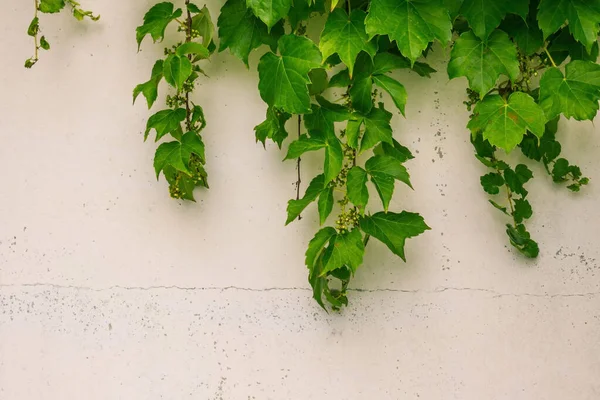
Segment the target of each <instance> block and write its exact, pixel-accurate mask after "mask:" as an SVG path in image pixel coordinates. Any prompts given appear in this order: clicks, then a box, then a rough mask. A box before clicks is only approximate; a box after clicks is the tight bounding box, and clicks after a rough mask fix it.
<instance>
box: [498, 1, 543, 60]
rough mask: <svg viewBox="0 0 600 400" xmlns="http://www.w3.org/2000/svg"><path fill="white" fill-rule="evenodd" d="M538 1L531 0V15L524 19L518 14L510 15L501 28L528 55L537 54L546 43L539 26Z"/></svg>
mask: <svg viewBox="0 0 600 400" xmlns="http://www.w3.org/2000/svg"><path fill="white" fill-rule="evenodd" d="M535 4H536V2H531V4H530V8H533V9H531V11H530V12H529V16H528V17H527V19H523V18H521V17H519V16H517V15H508V16H507V17H506V18H505V19H504V21H503V22H502V25H500V29H501V30H503V31H504V32H506V33H508V35H509V36H510V37H512V38H513V39H514V40H515V41H516V42H517V45H518V46H519V49H521V51H523V52H524V53H525V54H526V55H528V56H530V55H533V54H535V53H536V52H537V51H538V50H539V49H541V48H542V46H543V45H544V36H543V34H542V31H541V30H540V28H539V27H538V24H537V20H536V18H535V16H536V9H535Z"/></svg>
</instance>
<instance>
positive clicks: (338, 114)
mask: <svg viewBox="0 0 600 400" xmlns="http://www.w3.org/2000/svg"><path fill="white" fill-rule="evenodd" d="M316 99H317V102H318V103H319V104H318V105H317V104H312V105H311V110H312V112H311V113H310V114H306V115H305V116H304V126H305V127H306V129H307V130H308V132H309V133H310V134H311V135H316V136H319V137H321V136H323V137H326V136H329V135H334V134H335V125H334V124H335V123H336V122H342V121H346V120H347V119H349V118H350V111H349V110H348V108H346V107H344V106H342V105H339V104H335V103H331V102H329V101H327V100H325V99H324V98H323V97H321V96H316Z"/></svg>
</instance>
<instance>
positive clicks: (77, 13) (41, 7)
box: [25, 0, 100, 68]
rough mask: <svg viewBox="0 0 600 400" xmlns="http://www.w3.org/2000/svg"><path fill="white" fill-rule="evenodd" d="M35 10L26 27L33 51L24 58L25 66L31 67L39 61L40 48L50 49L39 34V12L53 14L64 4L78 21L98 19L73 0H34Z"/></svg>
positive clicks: (62, 7)
mask: <svg viewBox="0 0 600 400" xmlns="http://www.w3.org/2000/svg"><path fill="white" fill-rule="evenodd" d="M34 1H35V12H34V16H33V19H32V20H31V22H30V23H29V27H28V28H27V35H29V36H31V37H32V38H33V42H34V53H33V56H31V57H29V58H28V59H27V60H25V68H31V67H33V66H34V65H35V64H36V63H37V62H38V61H39V53H40V50H50V43H49V42H48V40H47V39H46V36H44V35H42V36H40V32H41V31H42V29H41V27H40V18H39V13H44V14H54V13H58V12H61V11H62V10H63V9H64V8H65V7H66V6H69V7H70V8H71V13H72V14H73V17H75V19H77V20H78V21H83V20H84V19H85V18H86V17H87V18H89V19H91V20H92V21H98V20H99V19H100V16H99V15H94V14H93V13H92V12H91V11H85V10H83V9H82V8H81V7H80V4H79V3H78V2H76V1H74V0H34Z"/></svg>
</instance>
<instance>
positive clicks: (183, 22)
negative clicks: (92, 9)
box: [133, 0, 215, 200]
mask: <svg viewBox="0 0 600 400" xmlns="http://www.w3.org/2000/svg"><path fill="white" fill-rule="evenodd" d="M184 6H185V11H184V10H183V9H181V8H177V9H175V6H174V4H173V3H169V2H164V3H159V4H156V5H155V6H153V7H152V8H151V9H150V10H149V11H148V12H147V13H146V15H145V16H144V23H143V24H142V25H141V26H139V27H138V28H137V30H136V39H137V43H138V49H139V48H140V46H141V44H142V41H143V40H144V38H145V37H146V36H148V35H150V37H152V39H153V41H154V42H155V43H156V42H157V41H162V40H163V39H164V37H165V31H166V29H167V27H168V26H169V25H170V24H171V23H174V24H176V26H177V31H178V32H179V33H180V35H181V39H180V41H179V42H177V43H176V44H174V45H173V46H171V47H167V48H165V49H164V56H165V58H164V59H162V58H161V59H159V60H157V61H156V63H155V64H154V67H153V68H152V74H151V77H150V79H149V80H148V81H147V82H145V83H142V84H140V85H138V86H136V87H135V89H134V90H133V101H134V103H135V100H136V99H137V97H138V96H139V95H140V94H142V95H143V96H144V97H145V98H146V102H147V104H148V109H150V108H152V106H153V104H154V102H155V101H156V100H157V98H158V86H159V84H160V82H161V81H162V79H163V78H164V80H165V81H166V82H167V84H168V85H169V86H170V87H171V89H172V90H173V91H174V94H172V95H167V96H166V105H167V108H166V109H163V110H160V111H158V112H156V113H155V114H153V115H152V116H151V117H150V118H149V119H148V123H147V125H146V131H145V133H144V140H146V139H147V138H148V135H149V134H150V132H151V131H152V130H154V131H155V132H156V140H155V141H157V142H158V141H159V140H161V139H162V138H163V137H165V136H166V135H170V136H171V138H172V139H174V140H172V141H169V142H164V143H162V144H161V145H160V146H158V148H157V149H156V154H155V156H154V170H155V172H156V177H157V178H158V177H159V176H160V174H161V172H162V173H163V174H164V176H165V178H166V179H167V182H168V183H169V193H170V194H171V197H173V198H176V199H186V200H194V188H196V187H198V186H201V187H205V188H208V176H207V173H206V170H205V168H204V165H205V164H206V157H205V148H204V143H203V141H202V136H201V135H200V133H201V132H202V130H203V129H204V127H205V126H206V120H205V118H204V111H203V110H202V107H201V106H200V105H198V104H195V103H194V102H193V99H192V96H193V94H194V89H195V87H196V85H197V81H198V79H199V78H200V77H201V76H202V75H205V74H204V71H203V70H202V68H201V67H200V62H202V61H205V60H207V59H208V58H209V57H210V54H211V53H212V52H213V51H214V50H215V45H214V42H213V35H214V26H213V23H212V20H211V17H210V13H209V11H208V9H207V8H206V7H203V8H200V7H198V6H197V5H195V4H194V3H192V2H190V0H185V4H184Z"/></svg>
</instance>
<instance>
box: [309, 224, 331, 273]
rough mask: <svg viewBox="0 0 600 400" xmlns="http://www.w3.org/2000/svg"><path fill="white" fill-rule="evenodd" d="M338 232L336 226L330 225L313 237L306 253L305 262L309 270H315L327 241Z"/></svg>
mask: <svg viewBox="0 0 600 400" xmlns="http://www.w3.org/2000/svg"><path fill="white" fill-rule="evenodd" d="M336 234H337V231H336V230H335V229H334V228H332V227H330V226H328V227H326V228H323V229H321V230H320V231H319V232H317V233H316V234H315V236H314V237H313V238H312V239H311V241H310V242H309V243H308V249H307V250H306V254H305V255H306V258H305V263H306V266H307V267H308V269H309V270H311V271H312V270H313V268H314V266H315V262H316V261H317V259H318V258H319V257H320V255H321V253H322V252H323V248H324V247H325V244H327V242H329V240H330V239H331V238H332V237H333V236H335V235H336Z"/></svg>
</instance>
